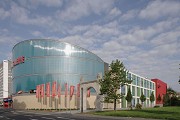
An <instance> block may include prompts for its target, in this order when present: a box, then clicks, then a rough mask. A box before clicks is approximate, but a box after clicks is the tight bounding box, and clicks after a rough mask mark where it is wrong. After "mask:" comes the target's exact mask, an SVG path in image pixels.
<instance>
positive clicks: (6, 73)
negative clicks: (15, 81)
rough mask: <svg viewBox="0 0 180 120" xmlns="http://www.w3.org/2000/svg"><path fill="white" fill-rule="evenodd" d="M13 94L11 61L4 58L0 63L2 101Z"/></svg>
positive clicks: (0, 94) (0, 97) (0, 99)
mask: <svg viewBox="0 0 180 120" xmlns="http://www.w3.org/2000/svg"><path fill="white" fill-rule="evenodd" d="M11 94H12V74H11V61H9V60H3V61H2V63H1V64H0V101H1V102H2V101H3V98H8V97H10V96H11Z"/></svg>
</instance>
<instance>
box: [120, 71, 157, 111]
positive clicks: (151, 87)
mask: <svg viewBox="0 0 180 120" xmlns="http://www.w3.org/2000/svg"><path fill="white" fill-rule="evenodd" d="M127 77H128V79H129V80H132V83H131V84H129V85H128V86H122V87H121V90H120V92H121V93H124V94H125V95H126V94H127V92H128V88H129V87H130V89H131V93H132V95H133V100H132V106H133V107H135V106H136V104H137V103H140V104H141V101H140V96H141V94H142V93H143V94H144V95H145V96H146V101H145V102H144V105H143V106H144V107H151V106H154V105H155V101H154V102H153V103H152V104H151V102H150V95H151V93H152V92H153V94H154V95H155V93H156V90H155V86H156V85H155V82H153V81H151V80H150V79H148V78H145V77H142V76H139V75H137V74H135V73H132V72H129V73H128V75H127ZM120 107H121V108H126V107H127V101H126V99H125V98H123V99H122V100H121V105H120Z"/></svg>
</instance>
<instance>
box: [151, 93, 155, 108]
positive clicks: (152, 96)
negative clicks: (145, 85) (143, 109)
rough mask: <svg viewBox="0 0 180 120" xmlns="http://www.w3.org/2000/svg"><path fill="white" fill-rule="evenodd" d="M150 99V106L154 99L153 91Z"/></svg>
mask: <svg viewBox="0 0 180 120" xmlns="http://www.w3.org/2000/svg"><path fill="white" fill-rule="evenodd" d="M150 101H151V107H152V103H153V102H154V101H155V97H154V92H151V96H150Z"/></svg>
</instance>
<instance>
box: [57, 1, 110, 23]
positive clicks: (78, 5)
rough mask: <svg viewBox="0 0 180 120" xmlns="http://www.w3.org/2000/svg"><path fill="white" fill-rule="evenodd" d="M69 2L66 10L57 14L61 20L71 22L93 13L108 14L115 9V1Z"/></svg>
mask: <svg viewBox="0 0 180 120" xmlns="http://www.w3.org/2000/svg"><path fill="white" fill-rule="evenodd" d="M69 2H70V3H69V4H68V5H67V6H66V8H65V10H60V11H58V12H57V15H58V17H59V18H60V19H63V20H66V21H70V20H77V19H79V18H81V17H84V16H88V15H90V14H92V13H94V14H97V15H100V14H102V13H107V12H108V11H109V10H110V9H111V8H112V7H113V6H112V5H113V0H73V1H69Z"/></svg>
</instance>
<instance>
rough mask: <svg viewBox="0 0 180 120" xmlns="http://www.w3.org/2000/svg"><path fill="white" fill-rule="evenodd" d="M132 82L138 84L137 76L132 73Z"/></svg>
mask: <svg viewBox="0 0 180 120" xmlns="http://www.w3.org/2000/svg"><path fill="white" fill-rule="evenodd" d="M132 81H133V82H132V83H133V85H136V76H135V75H132Z"/></svg>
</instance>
